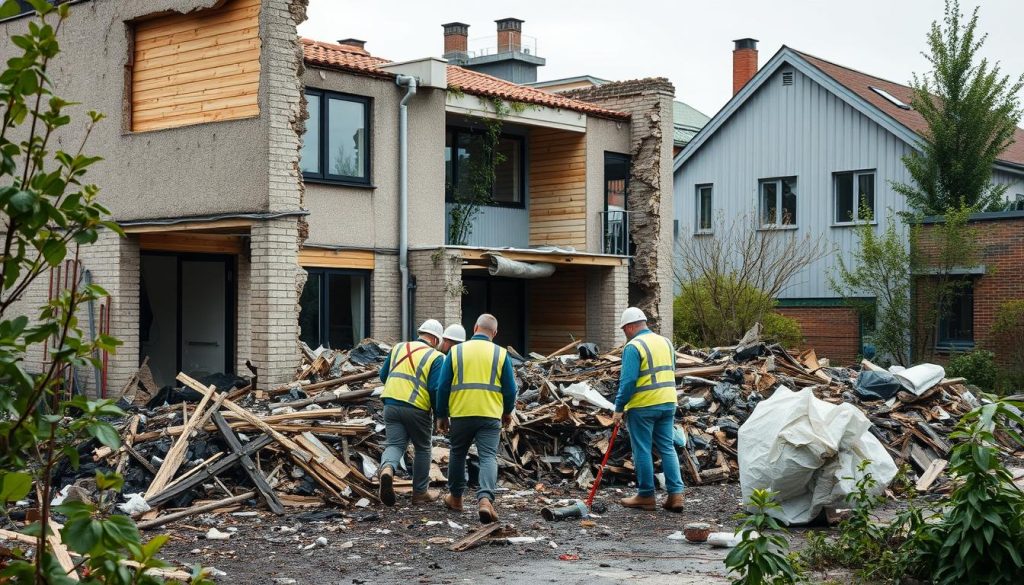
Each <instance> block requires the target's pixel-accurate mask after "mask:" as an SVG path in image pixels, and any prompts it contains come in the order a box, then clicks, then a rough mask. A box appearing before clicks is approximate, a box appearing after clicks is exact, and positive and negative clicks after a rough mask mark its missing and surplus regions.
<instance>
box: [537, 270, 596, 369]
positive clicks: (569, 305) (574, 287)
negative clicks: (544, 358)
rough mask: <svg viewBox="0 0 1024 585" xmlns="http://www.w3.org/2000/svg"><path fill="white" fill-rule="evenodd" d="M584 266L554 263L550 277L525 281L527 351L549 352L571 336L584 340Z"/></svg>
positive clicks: (563, 344)
mask: <svg viewBox="0 0 1024 585" xmlns="http://www.w3.org/2000/svg"><path fill="white" fill-rule="evenodd" d="M585 270H586V269H584V268H582V267H575V266H572V267H570V266H558V267H557V268H556V269H555V273H554V274H553V275H551V276H550V277H548V278H538V279H535V280H530V281H529V282H528V284H527V286H528V287H529V289H530V290H529V299H530V309H529V312H528V315H529V317H528V319H529V322H528V324H527V328H528V329H527V331H528V335H529V342H530V351H536V352H538V353H543V354H549V353H551V352H553V351H555V350H557V349H559V348H560V347H563V346H565V344H567V343H569V342H570V341H572V338H575V339H578V340H581V341H583V340H586V337H587V280H586V273H585ZM570 335H572V338H570V337H569V336H570Z"/></svg>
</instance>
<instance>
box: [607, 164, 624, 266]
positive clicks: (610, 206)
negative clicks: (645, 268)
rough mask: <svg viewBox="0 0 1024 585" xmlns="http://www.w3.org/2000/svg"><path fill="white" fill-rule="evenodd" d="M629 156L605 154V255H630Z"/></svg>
mask: <svg viewBox="0 0 1024 585" xmlns="http://www.w3.org/2000/svg"><path fill="white" fill-rule="evenodd" d="M629 167H630V158H629V155H625V154H618V153H615V152H606V153H604V253H605V254H617V255H619V256H626V255H628V254H629V247H630V242H629V214H627V213H626V190H627V189H628V187H629Z"/></svg>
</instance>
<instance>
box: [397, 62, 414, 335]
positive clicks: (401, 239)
mask: <svg viewBox="0 0 1024 585" xmlns="http://www.w3.org/2000/svg"><path fill="white" fill-rule="evenodd" d="M395 83H397V84H398V85H399V86H400V87H404V88H406V91H405V97H403V98H402V101H401V102H399V104H398V272H399V273H400V274H401V276H402V288H401V291H402V292H401V295H400V296H401V298H402V301H401V309H400V312H401V318H402V340H408V339H409V332H410V331H412V326H411V323H410V320H411V318H412V316H411V315H410V314H409V294H410V287H409V111H408V103H409V100H410V99H411V98H412V96H414V95H416V78H415V77H413V76H411V75H398V76H396V77H395Z"/></svg>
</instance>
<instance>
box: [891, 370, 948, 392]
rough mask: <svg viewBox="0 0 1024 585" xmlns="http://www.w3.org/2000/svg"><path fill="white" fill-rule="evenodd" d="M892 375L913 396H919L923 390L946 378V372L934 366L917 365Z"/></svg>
mask: <svg viewBox="0 0 1024 585" xmlns="http://www.w3.org/2000/svg"><path fill="white" fill-rule="evenodd" d="M892 375H893V376H895V378H896V379H897V380H899V381H900V385H901V386H903V387H904V388H906V389H907V390H909V391H911V392H913V393H914V395H915V396H920V395H922V394H924V392H925V390H928V389H929V388H931V387H932V386H934V385H936V384H938V383H939V382H941V381H942V379H943V378H945V377H946V370H944V369H943V368H942V366H939V365H936V364H918V365H916V366H914V367H912V368H907V369H905V370H901V371H899V372H893V373H892Z"/></svg>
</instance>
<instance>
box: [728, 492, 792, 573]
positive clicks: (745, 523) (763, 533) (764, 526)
mask: <svg viewBox="0 0 1024 585" xmlns="http://www.w3.org/2000/svg"><path fill="white" fill-rule="evenodd" d="M777 493H778V492H772V491H768V490H764V489H757V490H754V491H753V493H751V494H750V501H749V502H748V503H747V505H748V507H749V508H751V509H752V510H753V511H752V512H750V513H749V514H739V515H738V516H737V519H739V520H741V523H740V526H739V528H737V529H736V534H739V535H740V538H741V539H742V540H740V543H739V544H738V545H736V547H735V548H733V549H732V550H731V551H729V554H728V556H726V557H725V566H726V567H727V568H728V569H729V573H736V574H737V575H739V577H738V578H737V579H735V580H733V582H732V585H768V584H770V585H783V584H790V583H798V582H800V581H801V580H802V576H801V575H800V570H799V567H798V559H797V558H796V557H795V556H794V555H791V554H789V542H787V541H786V537H785V536H784V534H785V533H786V529H785V528H783V527H782V525H781V524H779V522H778V520H776V519H775V518H772V517H771V516H769V515H768V511H769V510H772V509H777V508H780V507H781V506H779V504H778V503H777V502H775V496H776V494H777Z"/></svg>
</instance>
